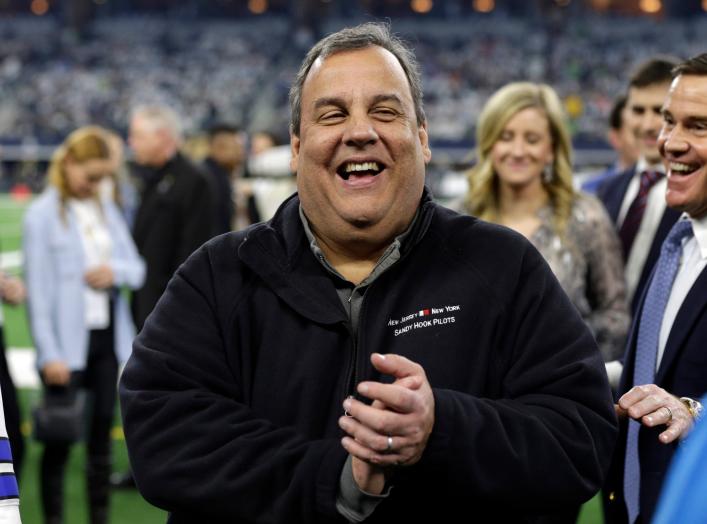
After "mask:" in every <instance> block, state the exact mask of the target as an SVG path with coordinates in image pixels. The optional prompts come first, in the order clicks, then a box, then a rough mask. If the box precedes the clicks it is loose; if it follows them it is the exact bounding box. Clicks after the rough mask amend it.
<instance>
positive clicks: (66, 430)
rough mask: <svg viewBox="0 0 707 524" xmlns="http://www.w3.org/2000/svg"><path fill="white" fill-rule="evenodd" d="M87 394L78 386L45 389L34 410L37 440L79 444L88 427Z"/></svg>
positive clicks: (33, 416) (33, 417) (35, 436)
mask: <svg viewBox="0 0 707 524" xmlns="http://www.w3.org/2000/svg"><path fill="white" fill-rule="evenodd" d="M85 413H86V391H85V390H83V389H82V388H78V387H57V386H51V387H45V388H44V391H43V395H42V398H41V400H40V402H39V403H38V404H37V405H36V406H35V407H34V409H33V410H32V420H33V422H34V438H35V439H37V440H39V441H40V442H44V443H66V444H71V443H74V442H78V441H79V440H81V439H82V438H83V436H84V429H85V426H86V415H85Z"/></svg>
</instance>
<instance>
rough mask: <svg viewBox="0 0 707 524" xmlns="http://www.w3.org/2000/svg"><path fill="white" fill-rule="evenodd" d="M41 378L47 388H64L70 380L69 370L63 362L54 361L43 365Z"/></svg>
mask: <svg viewBox="0 0 707 524" xmlns="http://www.w3.org/2000/svg"><path fill="white" fill-rule="evenodd" d="M42 376H43V377H44V382H46V383H47V386H66V385H67V384H68V383H69V380H70V379H71V370H70V369H69V367H68V366H67V365H66V364H64V363H63V362H61V361H59V360H55V361H53V362H47V363H46V364H44V366H43V367H42Z"/></svg>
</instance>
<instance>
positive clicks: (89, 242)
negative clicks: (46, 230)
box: [69, 198, 112, 329]
mask: <svg viewBox="0 0 707 524" xmlns="http://www.w3.org/2000/svg"><path fill="white" fill-rule="evenodd" d="M69 208H70V209H71V211H72V212H73V214H74V216H75V217H76V223H77V224H78V228H79V233H80V234H81V243H82V245H83V252H84V267H85V268H86V269H93V268H96V267H98V266H100V265H102V264H108V263H109V262H110V255H111V249H112V241H111V238H110V233H109V232H108V226H107V225H106V221H105V218H104V216H103V212H102V211H101V208H100V207H99V204H98V201H97V200H95V199H93V198H87V199H83V200H78V199H70V200H69ZM84 312H85V318H86V327H87V328H88V329H105V328H107V327H108V325H109V323H110V297H109V296H108V291H107V290H104V289H102V290H99V289H93V288H92V287H90V286H89V285H88V284H86V285H85V289H84Z"/></svg>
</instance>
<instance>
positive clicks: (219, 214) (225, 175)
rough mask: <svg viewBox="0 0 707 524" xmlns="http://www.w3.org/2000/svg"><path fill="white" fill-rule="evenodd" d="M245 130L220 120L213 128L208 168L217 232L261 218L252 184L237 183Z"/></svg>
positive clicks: (210, 133) (220, 232) (207, 160)
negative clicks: (245, 185) (237, 184)
mask: <svg viewBox="0 0 707 524" xmlns="http://www.w3.org/2000/svg"><path fill="white" fill-rule="evenodd" d="M245 139H246V137H245V133H244V132H243V131H241V130H240V129H238V127H236V126H234V125H231V124H226V123H220V124H215V125H213V126H212V127H211V128H210V129H209V154H208V156H207V157H206V159H205V160H204V166H203V167H204V170H205V171H206V172H207V173H208V174H209V175H210V176H209V182H210V184H211V190H212V192H213V199H214V206H213V208H214V220H215V222H214V235H220V234H222V233H228V232H229V231H234V230H238V229H242V228H243V227H246V226H249V225H251V224H255V223H256V222H260V213H259V211H258V206H257V203H256V201H255V195H253V193H252V191H251V190H250V188H247V190H246V189H245V188H244V187H243V186H242V185H240V186H239V187H238V193H236V183H237V181H238V180H239V179H240V178H241V176H242V175H243V171H244V169H243V166H244V164H245Z"/></svg>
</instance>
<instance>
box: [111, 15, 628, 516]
mask: <svg viewBox="0 0 707 524" xmlns="http://www.w3.org/2000/svg"><path fill="white" fill-rule="evenodd" d="M290 100H291V105H292V133H291V142H292V155H293V158H292V168H293V170H294V171H296V172H297V182H298V195H294V196H292V197H291V198H290V199H288V200H287V201H286V202H285V203H284V204H283V205H282V206H281V207H280V209H279V211H278V213H277V214H276V216H275V217H274V218H273V219H272V220H271V221H269V222H267V223H265V224H259V225H256V226H253V227H251V228H249V229H247V230H245V231H243V232H239V233H231V234H228V235H225V236H221V237H218V238H217V239H214V240H212V241H211V242H209V243H208V244H206V245H205V246H203V247H202V248H201V249H199V250H198V251H197V252H196V253H195V254H194V255H192V256H191V258H190V259H189V260H188V261H187V262H186V263H185V264H184V265H183V266H182V267H181V268H180V270H179V271H178V272H177V274H176V275H175V277H174V278H173V279H172V281H171V283H170V284H169V286H168V289H167V291H166V292H165V294H164V296H163V297H162V299H161V300H160V302H159V304H158V306H157V308H156V309H155V312H154V314H153V315H152V316H151V317H150V319H149V320H148V322H147V323H146V324H145V328H144V329H143V331H142V333H141V334H140V336H139V337H138V339H137V340H136V342H135V347H134V353H133V356H132V357H131V359H130V361H129V363H128V365H127V367H126V369H125V372H124V374H123V378H122V382H121V400H122V407H123V415H124V423H125V434H126V439H127V443H128V450H129V453H130V458H131V463H132V465H133V468H134V471H135V478H136V480H137V485H138V488H139V489H140V491H141V492H142V493H143V495H144V496H145V497H146V498H147V500H149V501H150V502H152V503H153V504H155V505H157V506H160V507H162V508H165V509H166V510H168V511H169V512H170V520H169V521H170V522H172V523H175V524H176V523H187V522H189V523H196V522H199V523H201V522H204V523H221V522H223V523H226V522H229V523H251V522H287V523H295V522H305V523H313V522H345V521H347V520H348V521H354V522H355V521H363V520H366V521H367V522H386V523H390V522H404V521H405V520H410V521H415V522H417V521H429V522H446V521H453V520H454V518H453V517H450V515H457V516H458V515H462V516H463V517H462V519H463V520H464V521H473V522H486V521H491V520H492V521H494V522H508V521H513V522H523V521H532V520H533V519H534V518H535V517H536V516H537V515H538V514H540V513H543V512H548V511H553V510H556V509H561V508H562V507H564V506H567V505H573V504H577V503H579V502H581V501H584V500H586V499H588V498H589V497H591V496H592V495H593V494H594V493H596V492H597V490H598V489H599V487H600V486H601V484H602V481H603V478H604V474H605V470H606V468H607V466H608V461H609V459H610V456H611V452H612V449H613V446H614V440H615V437H616V421H615V415H614V410H613V406H612V402H611V398H610V393H609V387H608V384H607V381H606V377H605V373H604V369H603V365H602V361H601V357H600V355H599V353H598V351H597V349H596V345H595V343H594V341H593V340H592V337H591V335H590V333H589V331H588V330H587V328H586V327H585V325H584V324H583V322H582V320H581V319H580V318H579V316H578V314H577V313H576V311H575V310H574V308H573V307H572V305H571V304H570V302H569V300H568V299H567V297H566V296H565V295H564V293H563V292H562V290H561V288H560V286H559V284H558V283H557V281H556V280H555V278H554V277H553V275H552V273H551V271H550V269H549V268H548V267H547V265H546V264H545V262H544V261H543V260H542V258H541V256H540V255H539V254H538V253H537V252H536V250H535V249H534V248H533V247H532V246H531V245H530V244H529V243H528V242H527V241H525V240H524V239H523V238H522V237H521V236H519V235H517V234H515V233H513V232H511V231H509V230H507V229H504V228H501V227H498V226H493V225H489V224H486V223H483V222H481V221H479V220H476V219H475V218H472V217H466V216H460V215H458V214H456V213H454V212H452V211H449V210H446V209H444V208H442V207H440V206H438V205H436V204H434V203H433V202H432V200H431V199H430V197H429V195H428V194H427V192H426V191H425V189H424V177H425V165H426V164H427V162H428V161H429V159H430V156H431V153H430V149H429V147H428V139H427V125H426V121H425V116H424V111H423V108H422V93H421V90H420V80H419V72H418V70H417V65H416V63H415V59H414V56H413V55H412V53H411V52H410V51H409V50H407V48H405V47H404V46H403V45H402V44H401V42H400V41H398V40H397V39H394V38H391V36H390V34H389V32H388V29H387V28H386V27H385V26H382V25H378V24H365V25H363V26H358V27H356V28H352V29H345V30H342V31H340V32H338V33H335V34H333V35H330V36H329V37H327V38H325V39H324V40H322V41H320V42H319V43H318V44H317V45H316V46H315V47H314V48H313V49H312V50H311V51H310V52H309V54H308V55H307V57H306V58H305V61H304V63H303V65H302V67H301V69H300V72H299V74H298V76H297V79H296V80H295V85H294V86H293V88H292V91H291V95H290ZM457 518H458V517H457Z"/></svg>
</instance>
